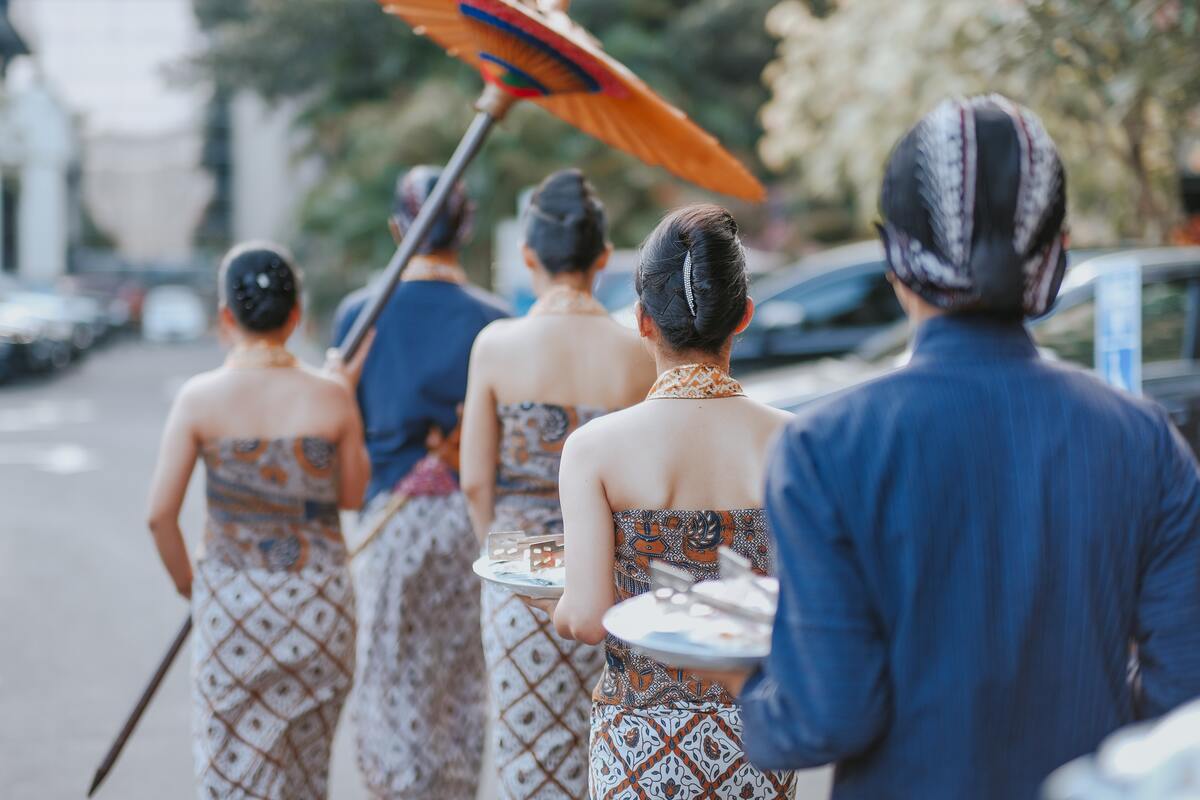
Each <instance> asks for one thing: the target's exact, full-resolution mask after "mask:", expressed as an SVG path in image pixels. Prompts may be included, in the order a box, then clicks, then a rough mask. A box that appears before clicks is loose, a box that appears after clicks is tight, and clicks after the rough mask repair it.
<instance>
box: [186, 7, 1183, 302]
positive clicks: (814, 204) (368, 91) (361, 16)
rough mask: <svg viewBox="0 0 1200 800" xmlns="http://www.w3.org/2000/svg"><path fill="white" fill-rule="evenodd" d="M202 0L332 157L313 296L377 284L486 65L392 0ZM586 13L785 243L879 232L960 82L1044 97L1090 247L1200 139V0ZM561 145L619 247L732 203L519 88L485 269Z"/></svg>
mask: <svg viewBox="0 0 1200 800" xmlns="http://www.w3.org/2000/svg"><path fill="white" fill-rule="evenodd" d="M194 3H195V8H196V11H197V14H198V17H199V19H200V20H201V23H202V25H203V27H204V29H205V30H206V32H207V33H208V46H207V49H206V50H205V52H204V53H203V54H202V55H201V56H200V57H199V58H198V59H197V61H196V62H195V64H194V65H193V66H194V67H195V75H194V77H197V78H199V79H202V80H206V81H210V82H212V83H213V84H214V85H215V86H216V88H217V92H218V94H220V93H229V92H235V91H238V90H242V89H249V90H253V91H255V92H257V93H259V94H260V95H262V96H263V97H265V98H266V99H268V100H270V101H284V100H286V101H290V102H292V103H294V104H297V105H298V107H299V109H300V113H299V116H298V119H297V125H298V127H299V128H300V129H301V130H302V131H303V132H304V133H305V137H304V138H305V141H306V142H307V144H306V145H305V147H304V148H303V149H302V151H300V152H298V153H297V154H296V155H297V158H309V159H316V160H317V162H318V163H319V165H320V174H321V178H320V179H319V181H318V182H317V184H316V186H315V187H314V188H313V190H312V191H311V193H310V195H309V196H308V197H307V198H306V200H305V202H304V204H303V208H302V212H301V217H302V218H301V219H300V220H299V221H298V228H299V230H300V231H301V232H302V239H301V241H300V242H297V243H296V244H297V246H298V248H299V249H300V250H301V252H302V253H303V254H304V255H305V260H306V261H307V262H308V263H309V264H310V265H316V264H319V265H321V268H320V269H319V270H314V272H315V278H316V285H315V286H314V289H315V290H316V293H317V295H318V298H317V299H318V301H319V302H320V301H321V299H322V296H325V295H327V296H330V297H332V296H336V295H337V294H339V293H340V292H341V291H343V290H345V289H346V288H348V287H350V286H353V285H356V284H359V283H361V282H362V281H363V280H364V279H365V277H366V273H367V272H369V271H370V270H372V269H376V268H378V267H379V266H380V265H382V264H383V263H384V262H385V261H386V259H387V257H388V255H389V254H390V252H391V250H392V243H391V241H390V239H389V237H388V234H387V230H386V226H385V224H384V218H385V214H386V210H387V208H388V205H389V199H390V195H391V190H392V185H393V183H394V181H395V179H396V176H397V175H398V174H399V173H400V172H401V171H402V170H403V169H404V168H405V167H406V166H408V165H412V164H416V163H422V162H430V163H441V162H443V161H444V160H445V159H446V158H447V157H448V156H449V154H450V152H451V151H452V149H453V146H454V144H455V143H456V142H457V140H458V138H459V137H460V135H461V134H462V132H463V131H464V130H465V128H466V125H467V123H468V121H469V119H470V117H471V114H472V111H471V102H472V100H473V99H474V98H475V96H476V95H477V94H478V91H479V89H480V86H481V84H480V80H479V78H478V77H477V76H476V75H475V74H474V72H473V71H472V70H471V69H469V68H468V67H466V66H465V65H463V64H462V63H460V62H458V61H456V60H455V59H452V58H450V57H448V56H446V55H445V54H444V53H442V51H441V50H440V49H439V48H438V47H437V46H435V45H433V44H431V43H430V42H427V41H425V40H423V39H421V38H420V37H417V36H416V35H414V34H413V33H412V32H411V31H410V30H409V29H408V27H407V26H406V25H405V24H404V23H403V22H401V21H400V20H397V19H394V18H391V17H388V16H386V15H384V14H383V13H382V12H381V10H380V7H379V4H378V3H377V2H376V0H194ZM571 14H572V16H573V17H574V18H575V19H576V20H578V21H579V22H580V23H581V24H583V25H584V26H585V27H587V28H588V29H589V30H591V31H592V32H593V33H594V34H595V35H596V36H597V37H598V38H599V39H600V40H601V41H602V42H603V43H604V46H605V48H606V49H607V50H608V52H609V53H611V54H612V55H613V56H614V57H616V58H617V59H619V60H621V61H623V62H625V63H626V64H627V65H628V66H629V67H630V68H631V69H633V70H634V71H635V72H636V73H638V74H639V75H640V76H641V77H642V78H643V79H644V80H645V81H646V82H647V83H648V84H649V85H650V86H652V87H653V88H655V89H656V90H658V91H659V92H661V93H662V94H663V95H664V96H665V97H666V98H667V99H668V100H670V101H672V102H674V103H676V104H677V105H679V106H680V107H682V108H683V109H684V110H685V111H687V112H688V113H689V114H690V115H691V116H692V117H693V118H694V119H696V120H697V121H698V122H699V123H700V124H701V125H703V126H704V127H706V128H708V129H709V130H710V131H712V132H713V133H715V134H716V135H717V136H718V138H720V139H721V141H722V142H723V143H724V144H725V145H726V146H727V147H729V148H730V149H731V150H733V151H734V152H735V153H736V154H737V155H738V156H739V157H741V158H742V159H743V160H744V161H745V162H746V163H747V164H748V165H749V166H750V168H751V169H752V170H754V171H755V172H756V173H757V174H758V175H759V176H760V177H761V178H763V179H764V180H765V181H766V182H767V183H768V185H769V186H770V187H771V200H770V201H769V202H768V203H767V204H766V205H765V206H763V207H757V208H755V207H748V206H743V205H740V204H736V203H734V204H731V208H732V210H733V211H734V213H735V215H737V216H738V217H739V219H740V220H742V221H743V229H744V230H746V231H747V232H748V237H749V238H750V239H751V241H752V243H754V244H756V245H758V246H760V247H764V248H768V249H783V250H791V251H796V250H799V249H802V248H804V247H806V246H811V245H812V243H813V242H814V241H815V240H836V239H845V238H852V237H855V236H864V235H868V234H869V222H870V220H871V219H872V217H873V216H874V215H875V209H876V197H877V192H878V182H879V178H880V174H881V167H882V165H883V163H884V161H885V160H886V158H887V155H888V152H889V149H890V147H891V145H892V143H893V142H894V141H895V140H896V139H897V138H898V137H899V136H900V135H901V134H902V133H903V132H904V131H905V130H906V129H907V128H908V127H909V126H911V125H912V124H913V122H914V121H915V120H916V119H918V118H919V117H920V116H921V115H922V114H923V113H925V112H926V111H927V110H929V109H930V108H931V107H933V106H934V105H935V104H936V103H937V102H938V101H939V100H941V99H942V98H944V97H945V96H947V95H951V94H972V93H978V92H986V91H1001V92H1004V93H1006V94H1009V95H1010V96H1012V97H1014V98H1015V99H1018V100H1019V101H1021V102H1024V103H1026V104H1028V105H1030V106H1031V107H1033V108H1034V109H1035V110H1037V111H1038V113H1039V114H1041V115H1042V116H1043V118H1044V119H1045V121H1046V123H1047V126H1048V128H1049V129H1050V131H1051V134H1052V135H1053V136H1054V137H1055V139H1056V140H1057V141H1058V143H1059V144H1060V147H1061V149H1062V151H1063V155H1064V158H1065V160H1066V162H1067V170H1068V175H1069V184H1070V191H1071V203H1072V206H1071V224H1072V227H1073V231H1074V238H1075V241H1076V242H1077V243H1080V244H1111V243H1114V242H1116V241H1118V240H1140V241H1147V242H1156V241H1161V240H1163V239H1164V238H1165V236H1166V235H1167V233H1168V231H1169V229H1170V228H1171V227H1172V226H1173V225H1174V224H1175V223H1176V222H1177V221H1178V220H1179V217H1180V207H1179V174H1180V164H1181V163H1182V162H1183V161H1184V160H1185V157H1184V153H1185V151H1186V150H1187V148H1189V147H1192V148H1197V147H1200V145H1197V142H1200V0H998V1H997V0H905V2H903V3H895V2H891V0H782V1H781V0H575V2H574V3H573V4H572V6H571ZM563 166H579V167H580V168H582V169H583V170H584V171H585V172H586V173H587V174H588V175H589V176H590V177H591V178H592V180H593V181H594V182H595V183H596V184H597V186H598V187H599V189H600V191H601V193H602V195H603V197H604V199H605V201H606V202H607V203H608V205H609V209H610V218H611V219H612V221H613V239H614V241H615V243H616V244H617V246H619V247H628V246H633V245H635V244H636V243H637V241H638V240H640V238H641V237H642V236H644V235H645V233H646V232H647V231H648V230H649V228H650V227H651V226H652V225H653V223H654V222H655V221H656V219H657V218H658V216H659V215H660V214H661V213H662V212H663V210H664V209H666V208H668V207H670V206H672V205H676V204H679V203H683V202H687V201H690V200H696V199H717V200H718V201H720V198H712V197H705V196H704V195H703V194H702V193H701V192H699V191H698V190H695V189H692V188H691V187H688V186H686V185H684V184H682V183H681V182H679V181H676V180H675V179H673V178H671V177H670V176H669V175H667V174H666V173H665V172H663V171H661V170H657V169H652V168H649V167H645V166H643V165H641V164H640V163H638V162H636V161H635V160H634V159H632V158H630V157H628V156H625V155H623V154H621V153H617V152H615V151H613V150H612V149H610V148H608V147H606V146H604V145H601V144H599V143H598V142H596V141H595V140H592V139H590V138H589V137H587V136H585V135H583V134H580V133H577V132H575V131H574V130H572V129H571V128H569V127H568V126H566V125H565V124H563V123H560V122H559V121H557V120H556V119H554V118H553V117H551V116H550V115H548V114H546V113H544V112H542V111H541V110H540V109H538V108H536V107H534V106H532V105H528V104H526V105H519V106H518V107H517V108H516V109H515V110H514V111H513V113H512V114H511V116H510V117H509V119H508V120H506V122H505V123H504V124H503V126H502V127H501V129H500V130H499V131H498V132H497V133H496V134H494V135H493V137H492V139H491V141H490V142H489V144H488V146H487V148H485V150H484V153H483V155H482V156H481V157H480V159H479V160H478V162H477V163H476V164H475V165H474V166H473V167H472V169H471V170H470V172H469V177H468V183H469V185H470V189H471V193H472V195H473V196H474V197H475V198H476V200H477V204H478V213H477V217H476V224H477V232H478V235H476V236H475V237H474V240H473V241H472V243H471V245H470V247H469V250H468V253H467V257H466V259H465V260H466V264H467V266H468V269H469V270H470V271H471V272H472V274H473V275H474V276H475V277H476V278H477V279H479V280H481V281H484V282H486V281H487V279H488V274H487V272H488V265H489V262H490V247H491V238H490V232H491V231H492V229H493V224H494V223H495V222H496V221H497V220H499V219H502V218H504V217H509V216H512V215H513V213H514V212H515V208H516V197H517V194H518V193H519V192H520V191H521V190H522V189H525V188H527V187H529V186H531V185H532V184H534V183H536V182H537V181H538V180H540V179H541V178H542V177H543V176H545V175H546V174H547V173H549V172H550V171H552V170H554V169H557V168H559V167H563Z"/></svg>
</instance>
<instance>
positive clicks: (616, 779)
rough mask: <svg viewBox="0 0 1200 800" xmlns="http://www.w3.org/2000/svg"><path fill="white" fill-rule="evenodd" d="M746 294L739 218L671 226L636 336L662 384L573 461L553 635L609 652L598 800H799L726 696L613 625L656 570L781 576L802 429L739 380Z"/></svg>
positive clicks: (596, 741) (580, 448)
mask: <svg viewBox="0 0 1200 800" xmlns="http://www.w3.org/2000/svg"><path fill="white" fill-rule="evenodd" d="M747 284H748V281H747V275H746V262H745V252H744V250H743V248H742V244H741V242H740V241H739V239H738V236H737V223H735V222H734V220H733V218H732V217H731V216H730V215H729V213H728V212H727V211H725V210H724V209H721V208H717V207H715V206H693V207H690V208H684V209H681V210H679V211H676V212H675V213H673V214H671V215H669V216H667V217H666V218H665V219H664V220H663V221H662V222H661V223H660V224H659V226H658V227H657V228H656V229H655V230H654V232H653V233H651V234H650V237H649V238H648V239H647V240H646V242H645V244H644V245H643V246H642V252H641V259H640V265H639V268H638V274H637V291H638V296H639V302H638V308H637V318H638V330H639V332H640V333H641V335H642V337H643V338H644V339H645V341H646V342H647V344H648V345H649V347H650V349H651V351H652V352H653V354H654V360H655V362H656V364H657V366H658V371H659V376H658V380H657V381H656V382H655V384H654V387H653V388H652V389H651V391H650V394H649V396H648V400H647V402H645V403H641V404H640V405H638V406H636V407H634V408H630V409H628V410H625V411H621V412H618V413H615V414H611V415H609V416H607V417H605V418H604V419H603V420H599V421H597V422H596V424H594V425H591V426H589V427H588V428H587V429H585V430H584V431H581V432H580V434H579V435H578V436H576V437H574V438H572V439H571V441H570V442H569V443H568V444H567V447H566V449H565V451H564V453H563V459H562V473H561V477H560V480H561V487H562V508H563V520H564V525H565V528H566V543H567V590H566V592H565V593H564V595H563V597H562V599H561V601H559V602H558V604H557V608H556V611H555V623H556V625H557V628H558V631H559V633H560V634H562V635H564V636H567V637H568V638H571V639H575V640H578V641H582V642H588V643H597V642H601V641H603V642H605V650H606V653H607V659H606V664H605V668H604V674H603V676H602V678H601V680H600V682H599V685H598V686H597V687H596V691H595V695H594V698H595V703H594V705H593V709H592V728H591V747H590V781H591V796H592V798H595V799H596V800H609V798H613V799H615V798H626V797H646V796H654V797H671V798H673V800H689V799H694V800H699V799H700V798H730V800H733V798H738V799H739V800H740V798H756V800H763V799H764V798H785V797H791V793H792V789H793V783H794V778H793V777H792V776H790V775H786V774H777V773H770V772H763V771H760V770H758V769H756V768H755V767H753V766H751V765H750V764H749V763H748V762H747V761H746V757H745V755H744V753H743V752H742V745H741V721H740V718H739V715H738V710H737V707H736V705H734V700H733V698H732V697H730V695H729V694H728V693H727V692H726V691H725V689H724V687H722V686H721V685H720V684H718V683H707V682H704V681H702V680H700V679H698V678H696V677H695V676H693V675H690V674H688V673H687V672H686V671H682V670H678V669H673V668H671V667H669V666H667V665H664V664H660V663H658V662H656V661H654V660H652V659H650V658H647V657H645V656H642V655H639V654H638V653H635V652H633V651H631V650H630V649H629V648H628V647H627V646H626V645H625V644H624V643H622V642H621V641H619V640H617V639H614V638H613V637H611V636H610V637H607V638H606V637H605V632H604V628H603V627H602V625H601V617H602V616H603V614H604V612H605V611H607V610H608V608H609V607H611V606H612V604H613V603H614V601H620V600H624V599H626V598H628V597H632V596H634V595H637V594H641V593H643V592H646V591H648V590H649V587H650V575H649V567H650V563H651V561H653V560H656V559H657V560H662V561H664V562H666V563H669V564H672V565H675V566H677V567H682V568H683V569H685V570H687V571H688V572H690V573H691V574H692V576H693V577H694V578H695V579H696V580H705V579H709V578H715V577H717V575H718V567H717V549H718V548H719V547H721V546H722V545H725V546H727V547H731V548H733V549H734V550H736V551H737V552H739V553H741V554H742V555H743V556H745V557H747V558H749V559H750V560H751V561H752V562H753V564H754V566H755V568H756V569H758V570H760V571H764V572H765V571H766V569H767V568H768V566H769V565H770V561H771V549H770V544H769V539H768V537H767V530H766V523H765V519H764V516H763V510H762V505H763V494H762V484H763V476H764V471H765V469H766V461H767V446H768V442H769V441H770V440H771V439H772V437H774V435H775V434H776V432H777V431H778V430H779V429H780V428H781V427H782V425H783V424H784V422H785V421H786V420H787V419H788V418H789V415H787V414H785V413H783V412H781V411H777V410H775V409H772V408H769V407H767V406H764V405H761V404H759V403H757V402H755V401H753V400H750V399H749V398H747V397H745V396H744V395H743V393H742V389H741V387H740V386H739V385H738V383H737V381H735V380H734V379H733V378H731V377H730V376H729V351H730V348H731V347H732V344H733V337H734V335H735V334H737V333H739V332H740V331H742V330H743V329H745V327H746V325H747V324H749V322H750V318H751V317H752V316H753V313H754V309H753V302H752V301H751V300H750V298H749V297H748V296H747ZM648 792H649V794H647V793H648Z"/></svg>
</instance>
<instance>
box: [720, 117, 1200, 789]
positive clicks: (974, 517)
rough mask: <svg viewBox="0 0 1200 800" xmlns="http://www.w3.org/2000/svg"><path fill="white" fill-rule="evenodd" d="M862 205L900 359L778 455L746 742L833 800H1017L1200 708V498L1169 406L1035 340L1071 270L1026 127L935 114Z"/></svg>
mask: <svg viewBox="0 0 1200 800" xmlns="http://www.w3.org/2000/svg"><path fill="white" fill-rule="evenodd" d="M880 205H881V212H882V216H883V218H884V222H883V224H882V225H881V226H880V232H881V236H882V238H883V240H884V244H885V247H886V250H887V256H888V262H889V266H890V268H891V272H892V276H891V277H892V279H893V283H894V285H895V286H896V290H897V294H898V295H899V296H900V298H901V301H902V303H903V304H904V306H905V308H906V311H907V312H908V314H909V316H910V318H911V319H912V321H913V323H914V324H915V325H916V326H917V332H916V336H915V341H914V347H913V355H912V359H911V361H910V363H909V364H908V365H907V366H906V367H904V368H902V369H900V370H898V371H897V372H894V373H892V374H891V375H889V376H887V377H884V378H882V379H880V380H877V381H875V382H872V383H869V384H866V385H863V386H860V387H857V388H854V389H851V390H849V391H847V392H844V393H842V394H840V395H838V396H835V397H833V398H830V399H829V400H828V401H826V402H823V403H820V404H818V405H816V406H815V407H812V408H811V409H807V410H805V411H804V412H802V413H801V414H800V415H799V417H798V418H797V419H796V420H795V421H794V422H793V423H791V424H790V426H789V427H788V429H787V430H786V432H785V433H784V435H783V436H782V437H781V440H780V441H779V443H778V445H777V450H776V452H775V455H774V458H773V463H772V466H771V468H770V471H769V476H768V484H767V510H768V514H769V518H770V523H771V527H772V530H773V532H774V536H775V541H776V547H777V551H776V552H777V565H778V573H779V578H780V584H781V596H780V606H779V612H778V616H777V618H776V621H775V628H774V634H773V643H772V652H771V655H770V658H769V659H768V660H767V662H766V663H765V664H764V665H763V667H762V668H761V669H760V670H759V671H757V672H756V673H755V674H753V675H752V676H750V678H749V680H748V681H747V682H746V683H745V685H744V687H742V691H741V698H740V702H741V706H742V714H743V724H744V733H743V737H744V746H745V749H746V752H747V754H748V755H749V757H750V759H751V760H752V761H753V762H755V763H756V764H758V765H760V766H762V767H767V768H802V767H811V766H817V765H820V764H826V763H831V762H833V763H836V765H837V767H836V777H835V786H834V797H835V798H837V799H838V800H886V799H887V798H922V800H935V799H936V798H948V799H949V798H955V799H956V800H957V799H959V798H972V800H980V799H981V798H985V799H986V798H995V800H1013V798H1032V797H1036V796H1037V793H1038V787H1039V786H1040V784H1041V782H1042V780H1043V779H1044V778H1045V776H1046V775H1047V774H1048V773H1049V772H1050V771H1051V770H1053V769H1054V768H1056V767H1058V766H1059V765H1061V764H1063V763H1064V762H1066V761H1069V760H1070V759H1072V758H1074V757H1076V756H1078V755H1080V754H1083V753H1087V752H1090V751H1092V750H1093V749H1095V747H1096V745H1097V744H1098V743H1099V742H1100V740H1101V739H1102V738H1103V737H1104V736H1105V735H1106V734H1108V733H1110V732H1112V731H1113V730H1115V729H1117V728H1118V727H1120V726H1122V725H1124V724H1126V723H1128V722H1130V721H1132V720H1135V719H1138V718H1143V717H1148V716H1155V715H1158V714H1161V713H1163V712H1165V711H1167V710H1169V709H1171V708H1172V707H1174V706H1176V705H1178V704H1180V703H1182V702H1184V701H1186V700H1188V699H1190V698H1192V697H1195V696H1197V695H1200V475H1198V471H1197V465H1196V463H1195V461H1194V459H1193V457H1192V455H1191V453H1190V451H1189V450H1188V448H1187V447H1186V445H1185V443H1184V442H1183V440H1182V438H1181V437H1180V436H1179V435H1178V433H1177V432H1176V431H1175V430H1174V429H1173V428H1172V426H1171V424H1170V422H1169V420H1168V418H1167V417H1166V415H1165V414H1164V413H1163V411H1162V410H1161V409H1159V408H1158V407H1156V406H1155V405H1154V404H1152V403H1150V402H1147V401H1143V400H1141V399H1138V398H1134V397H1132V396H1129V395H1126V394H1122V393H1119V392H1117V391H1116V390H1113V389H1110V388H1108V387H1106V386H1104V385H1103V384H1101V383H1100V382H1099V381H1098V380H1096V379H1095V378H1094V377H1093V376H1092V375H1091V374H1089V373H1086V372H1083V371H1080V370H1077V369H1074V368H1071V367H1067V366H1063V365H1060V364H1057V363H1053V362H1050V361H1047V360H1045V359H1043V358H1041V357H1040V356H1039V354H1038V351H1037V349H1036V348H1035V346H1034V343H1033V342H1032V341H1031V339H1030V337H1029V335H1028V334H1027V333H1026V330H1025V328H1024V325H1023V322H1022V319H1023V317H1026V316H1036V315H1038V314H1041V313H1044V312H1045V311H1046V309H1047V308H1048V307H1049V306H1050V304H1051V303H1052V302H1053V298H1054V296H1055V294H1056V293H1057V291H1058V287H1059V284H1060V282H1061V279H1062V273H1063V269H1064V263H1065V259H1064V257H1063V248H1064V236H1063V220H1064V217H1065V211H1066V208H1065V207H1066V202H1065V177H1064V175H1063V172H1062V166H1061V162H1060V160H1059V157H1058V154H1057V152H1056V151H1055V149H1054V145H1053V143H1052V142H1051V141H1050V139H1049V137H1048V136H1047V135H1046V133H1045V131H1044V130H1043V128H1042V126H1041V123H1040V121H1039V120H1038V119H1037V118H1036V117H1035V116H1034V115H1033V114H1032V113H1030V112H1029V111H1028V110H1027V109H1024V108H1021V107H1018V106H1016V105H1014V104H1012V103H1011V102H1009V101H1007V100H1005V99H1004V98H1000V97H996V96H993V97H990V98H977V99H974V100H961V101H948V102H947V103H945V104H943V105H942V106H940V107H939V108H938V109H937V110H935V111H934V112H933V113H931V114H930V115H929V116H928V117H926V118H925V119H924V120H922V121H921V123H920V124H918V125H917V126H916V128H914V129H913V130H912V131H911V132H910V133H909V134H908V135H907V136H906V137H905V138H904V139H902V140H901V142H900V143H899V144H898V145H897V148H896V150H895V151H894V152H893V154H892V157H891V159H890V161H889V164H888V168H887V173H886V177H885V180H884V186H883V192H882V195H881V203H880ZM1131 664H1132V665H1133V672H1132V674H1130V665H1131ZM743 677H744V676H743ZM727 679H728V680H729V682H730V683H732V686H731V689H732V690H735V691H736V690H737V689H738V688H739V687H738V684H739V683H740V679H739V678H738V677H737V676H727Z"/></svg>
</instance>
